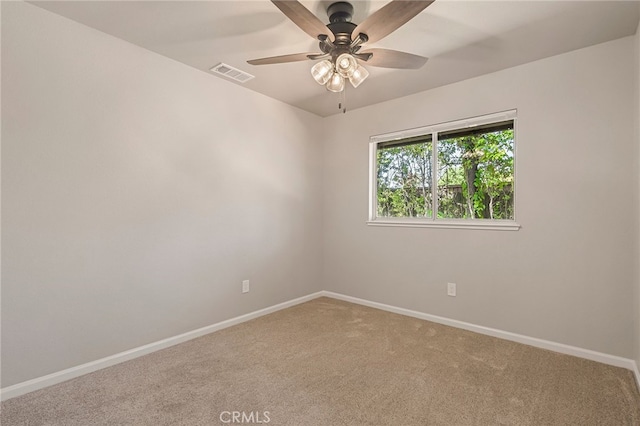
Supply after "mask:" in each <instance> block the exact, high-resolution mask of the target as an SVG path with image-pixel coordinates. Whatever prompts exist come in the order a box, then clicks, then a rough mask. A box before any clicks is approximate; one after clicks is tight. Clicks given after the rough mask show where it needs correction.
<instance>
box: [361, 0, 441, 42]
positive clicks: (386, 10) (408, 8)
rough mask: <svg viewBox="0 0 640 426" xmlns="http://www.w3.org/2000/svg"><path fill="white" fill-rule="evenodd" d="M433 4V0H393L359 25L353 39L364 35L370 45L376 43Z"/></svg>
mask: <svg viewBox="0 0 640 426" xmlns="http://www.w3.org/2000/svg"><path fill="white" fill-rule="evenodd" d="M431 3H433V0H430V1H429V0H427V1H407V0H393V1H391V2H389V3H387V4H386V5H384V6H383V7H381V8H380V9H378V10H377V11H375V12H374V13H373V14H372V15H371V16H369V17H368V18H367V19H365V20H364V21H363V22H362V23H361V24H360V25H358V26H357V27H356V29H355V30H353V32H352V33H351V38H352V39H355V38H356V37H357V36H358V34H360V33H364V34H366V35H367V36H368V37H369V40H368V42H369V43H373V42H376V41H378V40H380V39H382V38H384V37H386V36H388V35H389V34H391V33H392V32H394V31H395V30H397V29H398V28H400V27H401V26H403V25H404V24H406V23H407V22H409V20H411V18H413V17H414V16H416V15H417V14H418V13H420V12H422V11H423V10H424V9H425V8H426V7H427V6H429V5H430V4H431Z"/></svg>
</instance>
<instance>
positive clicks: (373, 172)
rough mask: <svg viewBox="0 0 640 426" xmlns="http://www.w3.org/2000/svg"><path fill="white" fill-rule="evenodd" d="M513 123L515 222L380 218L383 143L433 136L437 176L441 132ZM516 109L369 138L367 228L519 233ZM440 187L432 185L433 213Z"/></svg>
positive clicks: (434, 166) (433, 168)
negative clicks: (379, 196) (379, 182)
mask: <svg viewBox="0 0 640 426" xmlns="http://www.w3.org/2000/svg"><path fill="white" fill-rule="evenodd" d="M510 120H513V134H514V144H513V151H514V152H513V158H514V165H513V167H514V169H513V175H514V179H513V180H514V182H513V210H514V211H513V213H514V219H513V220H510V219H438V218H437V214H435V213H434V217H433V218H415V217H398V218H389V217H382V218H380V217H378V216H377V211H378V190H377V189H378V188H377V186H378V179H377V177H378V163H377V151H378V144H380V143H382V142H390V141H397V140H401V139H407V138H411V137H416V136H424V135H428V134H431V140H432V146H433V148H432V149H433V154H432V161H433V167H432V170H434V171H435V173H437V168H436V161H437V152H438V133H440V132H446V131H449V130H459V129H465V128H469V127H476V126H481V125H485V124H491V123H497V122H500V121H510ZM516 140H517V110H509V111H503V112H498V113H493V114H487V115H482V116H478V117H473V118H466V119H463V120H456V121H450V122H446V123H440V124H434V125H431V126H424V127H417V128H414V129H408V130H401V131H398V132H392V133H385V134H380V135H375V136H371V138H370V139H369V220H368V221H367V225H370V226H401V227H429V228H454V229H487V230H501V231H517V230H518V229H520V225H519V224H518V223H517V222H516V220H515V215H516V213H517V211H516V197H517V191H516V185H517V182H518V179H517V178H516V164H515V159H516V158H517V155H516V149H517V148H516V147H517V143H516ZM436 190H437V185H432V191H433V192H432V194H433V195H432V200H433V204H434V205H433V207H434V209H433V211H434V212H436V211H437V208H438V197H437V194H436Z"/></svg>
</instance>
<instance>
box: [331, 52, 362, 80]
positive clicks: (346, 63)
mask: <svg viewBox="0 0 640 426" xmlns="http://www.w3.org/2000/svg"><path fill="white" fill-rule="evenodd" d="M357 68H358V62H357V61H356V58H354V57H353V56H351V55H349V54H348V53H343V54H342V55H340V56H338V59H336V71H338V72H339V73H340V75H341V76H343V77H345V78H349V77H351V76H352V75H353V73H354V72H355V71H356V69H357Z"/></svg>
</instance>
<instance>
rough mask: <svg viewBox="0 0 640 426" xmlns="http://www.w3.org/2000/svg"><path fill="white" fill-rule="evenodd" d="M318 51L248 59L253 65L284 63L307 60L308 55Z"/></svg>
mask: <svg viewBox="0 0 640 426" xmlns="http://www.w3.org/2000/svg"><path fill="white" fill-rule="evenodd" d="M317 54H318V53H293V54H291V55H281V56H271V57H269V58H261V59H252V60H250V61H247V63H249V64H251V65H270V64H284V63H286V62H298V61H307V60H309V58H308V57H307V55H317Z"/></svg>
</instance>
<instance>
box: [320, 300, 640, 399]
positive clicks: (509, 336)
mask: <svg viewBox="0 0 640 426" xmlns="http://www.w3.org/2000/svg"><path fill="white" fill-rule="evenodd" d="M320 293H321V294H322V296H326V297H331V298H334V299H339V300H344V301H345V302H351V303H356V304H358V305H364V306H369V307H371V308H376V309H381V310H383V311H388V312H393V313H396V314H400V315H405V316H410V317H414V318H418V319H423V320H427V321H432V322H435V323H438V324H443V325H448V326H451V327H456V328H461V329H463V330H469V331H473V332H475V333H480V334H486V335H488V336H493V337H497V338H500V339H504V340H510V341H512V342H517V343H522V344H525V345H529V346H534V347H536V348H542V349H548V350H550V351H554V352H559V353H561V354H566V355H573V356H577V357H579V358H585V359H589V360H592V361H597V362H601V363H603V364H608V365H613V366H615V367H622V368H626V369H627V370H631V371H633V372H634V373H635V376H636V381H637V383H638V388H639V389H640V373H639V372H638V366H637V364H636V362H635V361H634V360H632V359H628V358H622V357H619V356H615V355H609V354H605V353H602V352H596V351H592V350H590V349H582V348H578V347H575V346H569V345H565V344H563V343H556V342H551V341H549V340H543V339H538V338H535V337H529V336H523V335H522V334H516V333H511V332H509V331H503V330H498V329H495V328H489V327H483V326H481V325H475V324H471V323H468V322H464V321H458V320H454V319H450V318H445V317H440V316H437V315H430V314H425V313H423V312H418V311H412V310H410V309H404V308H398V307H396V306H391V305H385V304H384V303H378V302H371V301H369V300H365V299H359V298H357V297H352V296H346V295H344V294H340V293H334V292H331V291H321V292H320Z"/></svg>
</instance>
